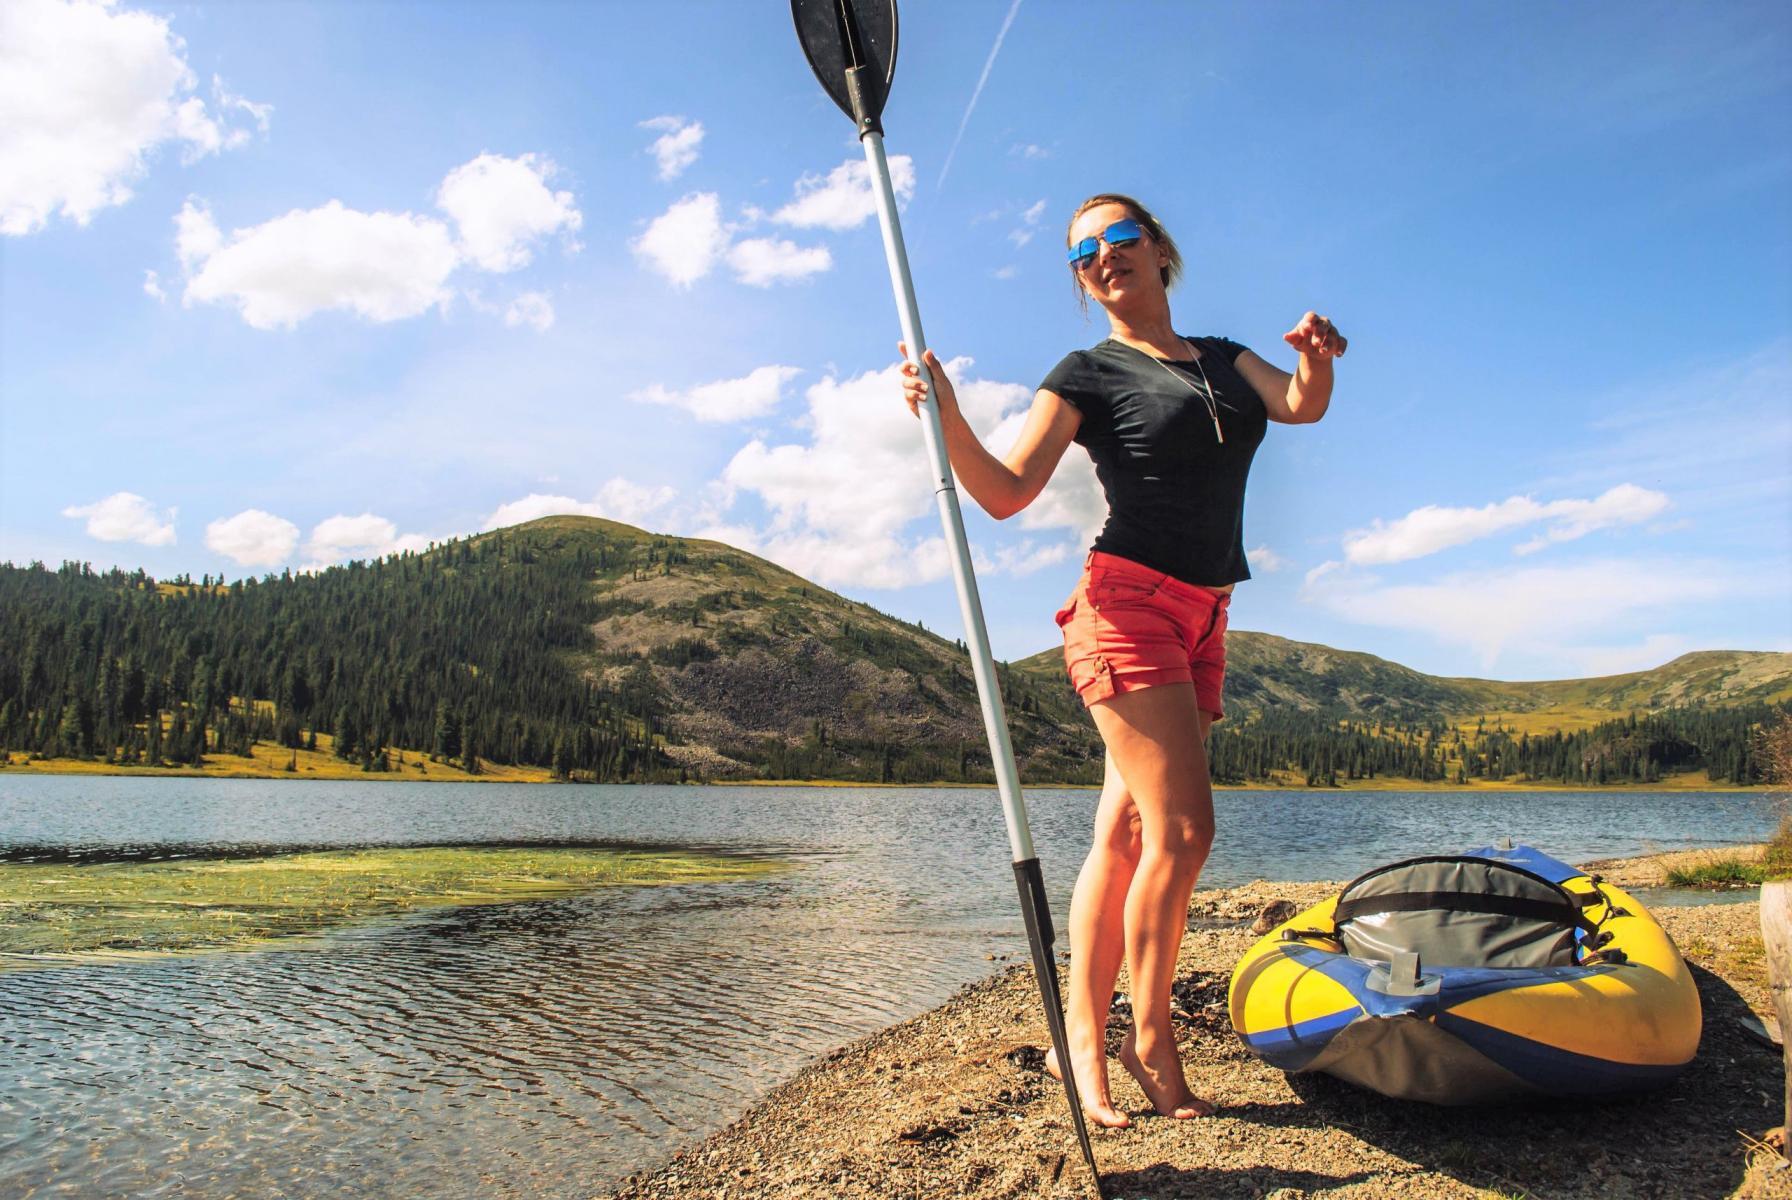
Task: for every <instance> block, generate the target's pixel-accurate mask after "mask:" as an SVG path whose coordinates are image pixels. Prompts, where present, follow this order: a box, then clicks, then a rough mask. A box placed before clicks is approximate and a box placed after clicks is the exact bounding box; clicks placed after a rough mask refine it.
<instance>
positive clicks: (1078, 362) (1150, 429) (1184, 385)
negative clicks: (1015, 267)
mask: <svg viewBox="0 0 1792 1200" xmlns="http://www.w3.org/2000/svg"><path fill="white" fill-rule="evenodd" d="M1189 340H1190V341H1191V342H1193V343H1194V344H1195V345H1196V346H1198V347H1200V349H1201V363H1200V367H1199V368H1197V367H1196V365H1195V364H1194V363H1193V362H1171V361H1169V360H1167V359H1159V358H1152V357H1150V356H1148V355H1146V354H1145V353H1144V352H1143V351H1140V350H1136V349H1134V348H1133V347H1131V346H1127V345H1124V344H1123V343H1120V342H1116V341H1114V340H1113V339H1111V338H1110V339H1108V340H1107V341H1104V342H1102V343H1101V344H1100V345H1098V346H1095V347H1092V348H1091V349H1088V350H1072V351H1071V352H1070V353H1069V354H1067V355H1065V356H1064V361H1062V362H1060V363H1059V364H1058V365H1057V366H1055V367H1053V368H1052V371H1051V374H1049V375H1047V376H1046V377H1045V382H1044V383H1041V384H1040V385H1039V386H1040V387H1042V388H1045V389H1046V390H1047V391H1050V392H1054V393H1056V394H1057V395H1059V396H1062V397H1063V398H1064V400H1065V401H1066V402H1067V403H1069V404H1071V405H1073V406H1075V408H1076V409H1077V411H1078V412H1080V413H1081V414H1082V416H1083V420H1082V424H1081V425H1079V426H1078V427H1077V431H1076V440H1077V442H1078V443H1079V444H1081V445H1082V446H1083V447H1084V448H1086V449H1087V450H1088V451H1089V457H1090V458H1092V459H1093V460H1095V474H1096V477H1097V478H1099V479H1100V480H1101V487H1102V491H1104V492H1105V493H1106V494H1107V500H1108V520H1107V524H1106V525H1105V526H1103V527H1102V530H1101V535H1100V536H1099V537H1097V538H1096V539H1095V545H1094V547H1093V549H1096V550H1100V551H1102V552H1103V553H1105V554H1117V555H1119V556H1120V557H1122V558H1130V559H1132V560H1133V561H1134V562H1138V563H1143V564H1144V565H1146V566H1148V567H1151V568H1153V569H1154V570H1158V571H1162V572H1164V573H1165V574H1168V575H1173V576H1175V577H1176V578H1177V579H1180V580H1182V581H1183V582H1184V583H1193V584H1205V585H1213V586H1218V585H1221V584H1227V583H1237V582H1238V581H1239V580H1241V579H1249V578H1250V577H1251V571H1250V568H1249V567H1248V566H1246V565H1245V560H1244V484H1245V477H1246V476H1247V475H1249V474H1250V470H1251V459H1252V457H1253V456H1255V454H1256V452H1257V447H1258V445H1260V444H1261V443H1262V441H1263V434H1264V432H1265V430H1267V429H1268V427H1269V414H1268V412H1266V411H1265V409H1264V407H1263V400H1262V398H1261V397H1259V396H1258V395H1257V390H1256V389H1255V388H1253V387H1252V386H1251V385H1250V384H1249V383H1248V382H1246V381H1245V379H1244V377H1243V376H1242V375H1240V374H1239V373H1238V370H1237V368H1236V367H1235V366H1234V365H1233V364H1234V363H1235V362H1236V361H1237V359H1238V356H1239V355H1240V354H1243V353H1244V351H1245V347H1243V346H1241V345H1239V344H1238V343H1237V342H1233V341H1228V340H1227V339H1225V338H1219V337H1202V338H1190V339H1189ZM1166 367H1167V368H1168V369H1167V370H1166V369H1165V368H1166ZM1202 370H1205V371H1206V373H1207V378H1206V382H1207V384H1208V385H1211V387H1212V388H1213V399H1214V403H1215V406H1216V408H1217V410H1218V413H1219V421H1220V428H1221V429H1222V430H1224V431H1225V435H1226V440H1225V441H1224V442H1220V441H1219V440H1218V439H1217V438H1216V437H1215V436H1214V432H1213V419H1212V417H1211V415H1210V414H1209V412H1208V408H1207V402H1206V400H1205V399H1203V396H1204V395H1205V393H1206V387H1204V386H1203V384H1202V378H1201V371H1202ZM1185 380H1186V381H1187V382H1184V381H1185Z"/></svg>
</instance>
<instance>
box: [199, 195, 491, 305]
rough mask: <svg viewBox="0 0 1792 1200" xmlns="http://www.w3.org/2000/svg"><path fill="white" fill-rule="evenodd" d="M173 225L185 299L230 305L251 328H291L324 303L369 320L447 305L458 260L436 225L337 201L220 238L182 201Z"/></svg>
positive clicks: (205, 215) (207, 217)
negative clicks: (191, 266) (185, 267)
mask: <svg viewBox="0 0 1792 1200" xmlns="http://www.w3.org/2000/svg"><path fill="white" fill-rule="evenodd" d="M177 221H178V223H179V226H180V232H179V238H178V245H179V248H180V252H181V257H182V259H183V260H185V261H189V262H192V263H195V264H197V269H195V270H194V271H193V272H192V274H191V275H189V277H188V279H187V287H186V292H185V294H184V299H185V302H186V303H187V304H189V305H190V304H192V303H194V302H195V301H197V302H201V303H207V302H211V303H229V304H233V305H235V306H236V307H237V308H238V309H239V310H240V311H241V312H242V315H243V320H245V321H247V322H248V323H249V324H250V325H252V326H254V327H255V328H256V329H278V328H291V327H293V326H294V325H297V324H298V323H299V322H300V321H302V320H304V319H305V318H306V317H309V316H312V315H313V314H315V313H318V312H323V311H325V310H329V309H341V310H345V311H348V312H352V313H354V314H355V315H357V316H360V317H365V318H367V319H368V320H371V321H397V320H400V319H402V318H405V317H414V316H417V315H418V314H419V313H423V312H427V311H428V310H429V309H431V308H433V307H435V306H437V305H439V304H443V303H446V302H447V300H448V299H449V298H450V296H451V295H452V292H451V290H450V289H449V288H448V286H447V279H448V276H449V275H450V274H451V273H453V271H454V268H455V267H456V266H458V265H459V263H460V258H459V255H458V254H457V253H456V251H455V248H454V243H453V239H452V238H450V237H449V234H448V227H447V226H446V225H444V224H443V223H442V222H440V221H437V220H433V219H431V218H429V217H419V216H416V215H414V214H411V213H386V212H376V213H364V212H356V211H355V210H354V209H350V208H345V207H343V205H342V203H341V202H340V201H337V200H332V201H330V202H329V203H328V204H326V205H324V206H323V207H322V208H314V209H311V210H309V211H297V210H295V211H293V212H290V213H287V214H286V215H285V216H283V217H276V218H274V219H273V220H272V221H269V222H267V223H266V224H263V225H257V226H255V227H254V228H252V229H239V230H237V231H236V232H235V233H233V234H231V236H230V238H229V239H228V241H226V240H225V239H224V238H223V236H222V235H221V234H220V233H219V231H218V228H217V225H216V224H215V223H214V222H213V221H212V217H211V214H210V213H209V212H208V211H206V210H205V209H203V208H200V207H198V206H196V205H195V204H193V203H192V202H190V201H189V202H188V204H187V205H186V206H185V207H184V208H183V209H182V210H181V215H180V217H179V218H177Z"/></svg>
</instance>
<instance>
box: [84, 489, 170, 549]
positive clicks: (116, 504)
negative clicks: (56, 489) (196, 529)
mask: <svg viewBox="0 0 1792 1200" xmlns="http://www.w3.org/2000/svg"><path fill="white" fill-rule="evenodd" d="M62 515H63V516H65V517H75V518H81V517H85V518H86V519H87V536H88V537H92V538H98V539H99V540H100V541H102V542H136V543H137V544H138V545H142V546H172V545H174V517H175V510H174V509H172V508H171V509H169V510H168V511H167V512H162V513H158V512H157V511H156V509H155V506H154V505H153V504H151V503H150V502H149V501H147V500H145V499H144V498H143V497H142V496H139V495H137V494H136V493H135V492H113V493H112V494H111V495H110V496H107V497H106V498H105V499H104V500H97V501H95V502H94V503H92V504H77V505H71V506H70V507H68V508H65V509H63V510H62Z"/></svg>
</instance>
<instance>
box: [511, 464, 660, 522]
mask: <svg viewBox="0 0 1792 1200" xmlns="http://www.w3.org/2000/svg"><path fill="white" fill-rule="evenodd" d="M677 498H678V493H677V492H676V491H675V490H674V489H672V488H670V487H666V486H664V485H661V486H659V487H652V486H648V485H646V484H639V483H634V482H632V481H630V480H627V479H624V478H622V477H621V476H617V477H616V478H614V479H611V480H610V481H609V482H607V483H605V484H604V485H603V487H601V488H599V489H598V492H597V495H596V496H595V497H593V498H592V499H590V500H576V499H574V498H573V497H571V496H549V495H543V494H541V493H539V492H531V493H530V494H529V495H527V496H524V497H523V498H522V499H520V500H512V501H510V502H508V503H506V504H500V505H499V506H498V507H497V509H496V510H494V511H493V512H492V514H491V515H490V516H489V517H487V518H486V519H485V523H484V524H483V525H481V526H480V528H481V529H503V528H506V527H507V526H511V525H521V524H523V523H524V522H525V521H534V520H538V519H539V518H541V517H558V516H578V517H602V518H604V519H605V520H609V521H621V522H622V523H623V524H625V525H639V524H641V522H642V521H644V520H646V519H647V518H649V517H651V516H652V515H653V514H655V513H657V512H661V511H663V510H664V509H665V508H666V506H667V505H669V504H671V503H672V501H674V500H675V499H677Z"/></svg>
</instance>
